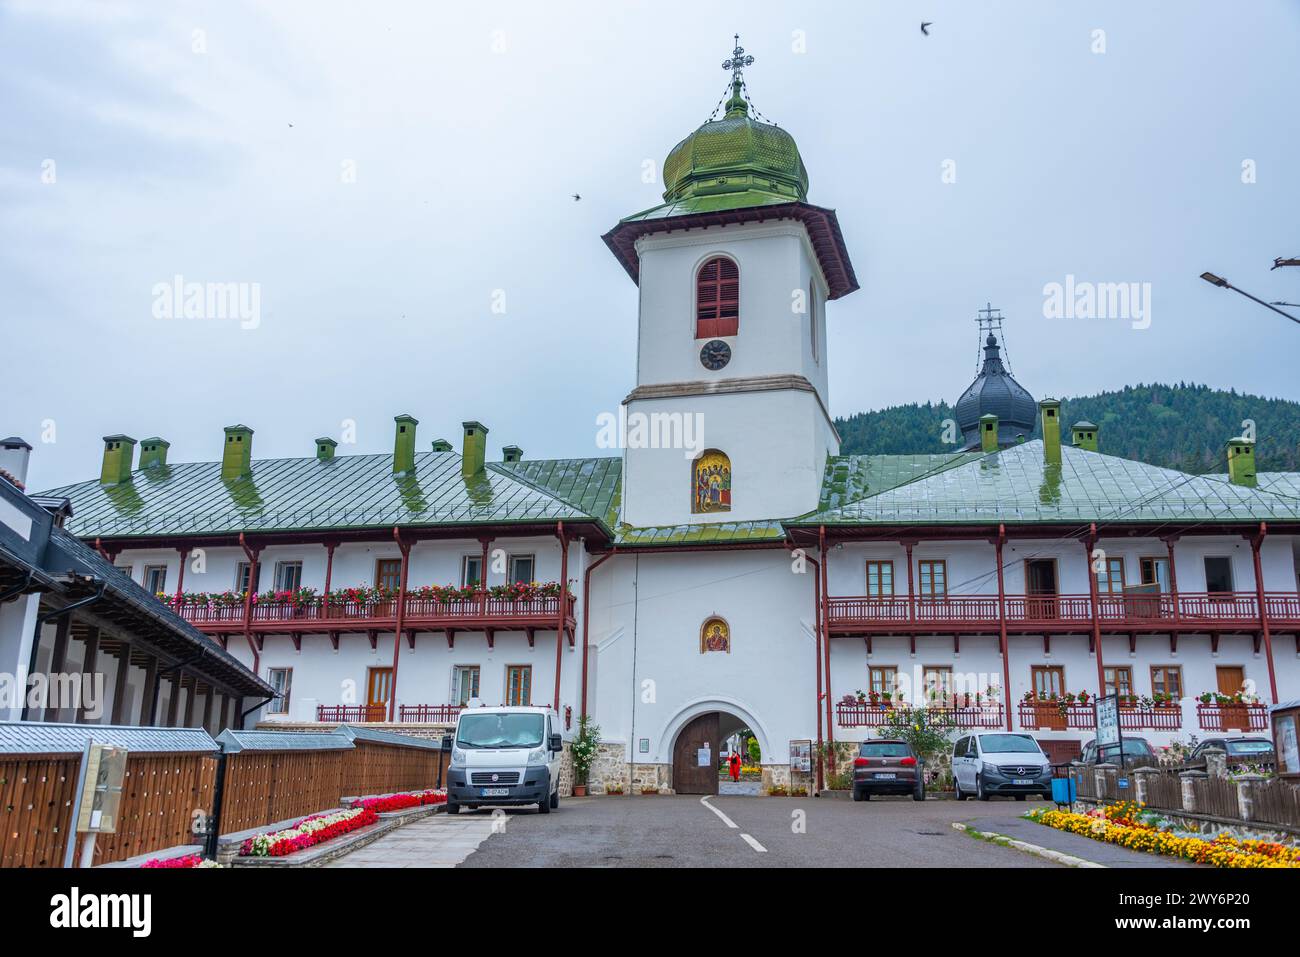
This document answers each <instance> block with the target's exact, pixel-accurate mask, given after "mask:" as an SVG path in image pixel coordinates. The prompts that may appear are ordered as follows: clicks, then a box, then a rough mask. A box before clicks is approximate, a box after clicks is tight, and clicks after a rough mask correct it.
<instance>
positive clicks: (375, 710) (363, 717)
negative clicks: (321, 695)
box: [316, 704, 388, 723]
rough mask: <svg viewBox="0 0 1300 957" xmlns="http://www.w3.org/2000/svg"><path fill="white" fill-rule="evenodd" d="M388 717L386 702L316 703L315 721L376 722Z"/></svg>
mask: <svg viewBox="0 0 1300 957" xmlns="http://www.w3.org/2000/svg"><path fill="white" fill-rule="evenodd" d="M387 718H388V705H386V704H318V705H317V706H316V720H317V721H338V722H340V723H348V722H370V723H377V722H380V721H384V720H386V719H387Z"/></svg>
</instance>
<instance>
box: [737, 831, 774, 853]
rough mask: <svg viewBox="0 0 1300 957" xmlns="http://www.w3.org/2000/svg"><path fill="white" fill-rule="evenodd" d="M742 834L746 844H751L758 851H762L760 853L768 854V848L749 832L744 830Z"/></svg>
mask: <svg viewBox="0 0 1300 957" xmlns="http://www.w3.org/2000/svg"><path fill="white" fill-rule="evenodd" d="M740 836H741V837H742V838H743V839H744V841H745V843H746V844H748V845H749V846H750V847H752V848H753V849H754V850H756V851H758V853H760V854H766V853H767V848H765V847H764V846H763V845H762V844H760V843H758V841H756V840H754V839H753V838H752V837H750V836H749V835H748V834H746V833H744V832H743V831H742V832H741V834H740Z"/></svg>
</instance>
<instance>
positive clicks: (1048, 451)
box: [1038, 399, 1061, 465]
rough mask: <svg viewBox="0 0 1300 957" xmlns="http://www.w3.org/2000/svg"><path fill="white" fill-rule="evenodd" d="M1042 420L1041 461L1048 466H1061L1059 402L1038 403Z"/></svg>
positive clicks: (1049, 400)
mask: <svg viewBox="0 0 1300 957" xmlns="http://www.w3.org/2000/svg"><path fill="white" fill-rule="evenodd" d="M1038 411H1039V413H1040V414H1041V416H1042V420H1043V461H1045V462H1046V463H1047V464H1048V465H1060V464H1061V402H1060V400H1059V399H1043V400H1042V401H1041V402H1039V403H1038Z"/></svg>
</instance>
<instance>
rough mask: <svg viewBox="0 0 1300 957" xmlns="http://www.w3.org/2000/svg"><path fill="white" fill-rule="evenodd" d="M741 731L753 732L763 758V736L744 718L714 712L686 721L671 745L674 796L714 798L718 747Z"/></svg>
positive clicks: (719, 749)
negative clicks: (696, 795) (688, 795)
mask: <svg viewBox="0 0 1300 957" xmlns="http://www.w3.org/2000/svg"><path fill="white" fill-rule="evenodd" d="M744 728H749V729H750V730H751V731H753V732H754V735H755V737H757V738H758V741H759V747H760V748H761V749H762V750H763V754H764V756H766V755H767V741H766V735H764V734H763V733H762V731H760V730H759V728H758V727H757V725H756V723H755V722H754V721H753V720H751V719H750V718H748V717H745V716H742V715H741V714H739V713H733V712H730V711H722V710H715V711H702V712H700V713H698V714H696V715H695V716H694V717H692V718H689V719H687V720H686V721H685V723H684V724H683V725H682V726H681V728H680V730H678V732H677V736H676V738H675V739H674V741H673V780H672V783H673V790H674V791H676V792H677V793H678V794H717V793H718V757H719V754H720V752H721V748H722V743H723V742H724V741H725V740H726V739H727V738H728V737H730V736H731V735H733V734H735V733H736V732H737V731H740V730H742V729H744Z"/></svg>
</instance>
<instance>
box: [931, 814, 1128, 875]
mask: <svg viewBox="0 0 1300 957" xmlns="http://www.w3.org/2000/svg"><path fill="white" fill-rule="evenodd" d="M952 827H953V830H955V831H962V832H964V833H966V834H969V835H971V836H972V837H978V838H981V839H985V840H988V839H992V840H995V841H997V842H998V843H999V844H1003V845H1005V846H1006V847H1012V848H1015V849H1016V850H1017V851H1024V852H1025V853H1026V854H1033V855H1034V856H1035V857H1041V858H1043V859H1045V860H1049V861H1052V862H1054V863H1056V864H1064V865H1065V866H1066V867H1089V868H1092V867H1100V868H1105V867H1106V865H1105V864H1098V863H1097V862H1096V861H1088V860H1084V859H1083V858H1082V857H1075V856H1074V855H1072V854H1065V853H1063V852H1061V851H1054V850H1052V849H1051V848H1049V847H1039V846H1038V845H1037V844H1030V843H1028V842H1026V841H1017V840H1016V839H1015V838H1013V837H1007V836H1006V835H1005V834H998V833H996V832H994V831H979V830H976V829H975V828H973V827H970V826H969V825H966V824H962V823H961V822H960V821H954V822H953V824H952Z"/></svg>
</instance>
